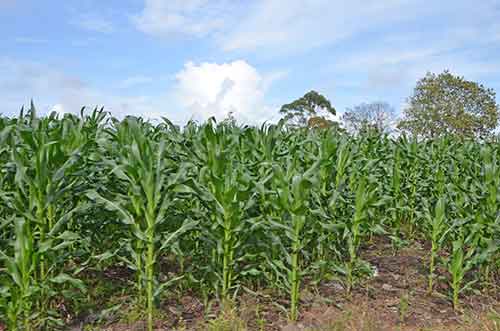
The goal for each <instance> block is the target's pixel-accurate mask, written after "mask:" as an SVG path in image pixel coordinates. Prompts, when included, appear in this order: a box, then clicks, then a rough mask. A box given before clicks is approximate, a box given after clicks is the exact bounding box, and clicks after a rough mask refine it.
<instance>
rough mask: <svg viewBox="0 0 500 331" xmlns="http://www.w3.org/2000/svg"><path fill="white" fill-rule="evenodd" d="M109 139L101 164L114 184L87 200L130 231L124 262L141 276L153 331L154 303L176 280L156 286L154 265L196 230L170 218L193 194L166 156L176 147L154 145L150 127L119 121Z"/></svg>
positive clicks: (179, 167) (139, 287)
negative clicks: (184, 196) (183, 197)
mask: <svg viewBox="0 0 500 331" xmlns="http://www.w3.org/2000/svg"><path fill="white" fill-rule="evenodd" d="M108 134H109V135H110V139H109V140H106V141H103V142H102V143H103V146H101V147H102V148H103V149H104V150H105V151H106V152H105V153H106V154H105V155H109V157H108V158H106V159H104V160H103V162H104V163H105V164H106V165H107V166H108V169H109V171H110V173H111V174H112V175H113V176H114V178H115V180H116V185H115V186H113V187H110V188H108V189H107V190H106V192H103V193H102V194H100V193H98V192H96V191H90V192H88V196H89V198H91V199H92V200H96V201H98V202H101V203H103V204H104V205H105V206H106V207H107V208H108V209H110V210H113V211H115V212H116V213H117V214H118V216H119V218H120V221H121V222H122V224H123V225H124V226H125V227H126V228H127V230H128V232H127V234H128V237H127V238H126V240H125V244H124V246H125V248H126V250H127V251H128V253H129V254H128V255H129V256H122V257H121V258H122V260H123V261H126V263H127V265H128V267H129V268H131V269H133V270H136V272H137V291H138V296H139V304H142V303H145V305H146V311H147V327H148V330H149V331H151V330H153V313H154V299H155V298H156V297H158V296H159V295H160V294H161V292H162V290H163V289H164V288H165V287H166V286H169V285H170V284H171V283H172V281H174V280H175V279H169V280H168V281H167V282H164V283H162V284H158V283H157V279H156V277H155V276H156V275H155V266H156V261H157V259H158V257H159V255H160V254H161V253H162V252H163V251H164V250H166V249H169V248H171V247H172V245H173V244H174V243H175V241H176V240H178V238H179V236H180V235H182V234H183V233H185V232H186V231H188V230H190V229H192V228H193V227H194V226H195V225H196V222H195V221H193V220H190V219H189V217H188V215H186V220H185V221H184V222H183V223H181V224H179V223H178V222H174V219H171V217H170V214H169V213H170V212H171V207H172V206H173V205H174V204H175V203H176V200H178V196H179V194H181V193H183V192H189V189H188V188H187V187H186V186H185V185H184V182H186V181H187V179H186V178H185V173H186V170H185V169H184V168H182V165H179V164H177V163H176V162H174V160H172V158H171V157H170V156H169V154H168V151H171V149H172V148H175V146H173V145H172V144H174V143H172V144H170V145H168V146H167V142H166V141H163V140H162V141H160V142H158V141H156V139H155V137H154V128H151V127H149V126H148V124H144V123H141V122H140V121H138V120H136V119H133V118H128V119H126V120H124V121H123V122H115V123H114V128H113V129H110V130H108ZM129 257H131V258H129Z"/></svg>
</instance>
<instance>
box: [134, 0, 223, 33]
mask: <svg viewBox="0 0 500 331" xmlns="http://www.w3.org/2000/svg"><path fill="white" fill-rule="evenodd" d="M229 7H231V1H229V0H212V1H209V0H168V1H163V0H145V6H144V9H143V10H142V12H141V13H140V14H138V15H135V16H133V17H132V20H133V22H134V23H135V25H136V27H137V28H138V29H139V30H141V31H143V32H145V33H148V34H151V35H156V36H171V35H175V34H184V35H195V36H204V35H206V34H209V33H212V32H214V31H217V30H219V29H221V28H222V27H223V26H224V23H225V19H224V13H225V12H226V11H227V9H228V8H229Z"/></svg>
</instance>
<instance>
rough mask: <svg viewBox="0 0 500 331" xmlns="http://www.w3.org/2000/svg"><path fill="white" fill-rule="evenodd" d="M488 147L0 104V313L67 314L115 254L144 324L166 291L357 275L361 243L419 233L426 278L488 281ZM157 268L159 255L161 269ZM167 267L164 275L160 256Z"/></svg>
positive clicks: (51, 317)
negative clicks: (12, 113)
mask: <svg viewBox="0 0 500 331" xmlns="http://www.w3.org/2000/svg"><path fill="white" fill-rule="evenodd" d="M499 163H500V145H499V144H498V142H497V141H471V140H460V139H459V138H453V137H443V138H438V139H435V140H426V141H417V140H415V139H411V138H407V137H398V138H391V137H388V136H381V135H379V134H376V133H372V132H366V133H363V134H362V135H360V136H348V135H347V134H345V133H342V132H339V131H336V130H335V129H314V130H308V129H296V128H295V129H291V128H287V127H286V126H284V125H283V124H282V123H278V124H276V125H267V124H265V125H262V126H261V127H252V126H237V125H235V124H234V123H231V122H222V123H217V122H216V121H215V120H213V119H211V120H209V121H207V122H206V123H202V124H199V123H194V122H189V123H188V124H187V125H186V126H184V127H182V128H181V127H178V126H175V125H173V124H172V123H171V122H169V121H168V120H166V119H163V120H162V121H160V122H159V123H155V124H153V123H150V122H147V121H144V120H142V119H141V118H135V117H126V118H125V119H123V120H118V119H115V118H111V117H110V116H109V115H107V114H106V113H105V112H104V111H103V110H99V109H95V110H93V111H85V110H82V112H81V113H80V114H79V115H78V116H76V115H71V114H66V115H64V116H62V117H61V116H57V115H56V114H50V115H48V116H44V117H38V116H37V115H36V111H35V108H34V106H33V105H31V107H30V108H29V109H28V110H27V111H24V110H23V111H21V113H20V115H19V116H18V117H17V118H4V117H0V185H1V190H0V200H1V203H0V271H1V273H0V286H1V287H0V319H1V320H2V321H4V323H5V324H6V325H8V327H9V329H11V330H57V329H63V328H64V325H65V324H66V323H68V322H69V321H67V320H65V317H64V309H63V308H64V307H66V308H67V307H77V306H78V303H79V302H80V303H81V302H84V301H85V300H88V298H89V296H86V295H85V293H86V291H87V285H88V284H89V280H90V279H89V277H90V276H89V275H91V274H92V272H95V271H96V270H100V269H101V268H106V267H107V268H110V267H113V266H116V265H119V266H123V267H124V268H127V269H128V270H130V271H131V273H132V274H133V275H134V276H133V277H132V278H131V279H129V281H130V282H131V284H132V285H133V288H134V289H135V290H134V292H133V297H134V298H135V300H134V302H133V305H134V306H135V307H136V308H137V311H140V312H141V316H140V317H141V318H143V319H144V320H146V321H147V329H148V330H153V328H154V318H155V315H156V314H157V312H158V307H159V304H160V303H161V301H162V300H163V299H164V298H165V295H166V293H167V292H168V290H171V289H177V291H182V290H187V289H188V288H189V289H190V290H191V291H199V293H202V294H203V296H205V297H206V298H210V299H211V300H217V301H219V302H220V303H222V304H225V303H226V302H228V301H232V300H237V298H238V295H239V294H240V293H241V292H242V291H250V292H251V293H258V292H259V290H262V289H269V290H271V291H272V292H273V295H275V296H277V297H278V296H282V297H283V299H284V300H280V302H283V301H284V302H287V303H286V304H284V305H283V308H284V309H285V310H286V311H287V314H288V316H289V318H290V319H291V320H296V319H298V318H299V316H300V303H301V295H300V293H301V290H302V289H303V288H304V286H315V285H316V284H319V283H321V282H324V281H329V280H332V279H340V280H341V281H342V282H343V284H344V287H345V290H346V291H347V292H350V291H352V290H353V289H355V288H356V287H357V286H358V284H359V282H360V281H362V280H363V279H364V278H366V277H370V276H371V274H372V273H373V268H372V267H371V266H370V265H369V264H368V263H367V262H366V261H364V260H363V254H362V251H363V247H364V246H365V245H366V243H370V242H371V241H373V240H374V238H375V237H376V236H385V237H387V238H388V239H389V240H391V242H392V243H393V247H394V249H395V250H397V249H399V248H400V247H401V245H404V243H406V242H409V241H413V240H417V241H421V242H424V243H426V244H428V246H429V247H430V248H429V252H428V264H427V266H428V271H427V272H428V292H429V294H431V295H432V294H434V293H435V292H436V291H437V288H438V287H437V286H436V283H437V282H447V283H448V285H449V286H448V288H449V289H450V292H449V293H444V294H446V295H448V296H449V298H450V302H451V303H452V304H453V306H454V307H455V308H456V309H459V308H460V298H462V297H463V296H466V295H468V294H469V293H472V292H473V291H491V290H493V291H495V290H498V277H499V269H500V262H499V261H500V259H499V255H500V251H499V246H500V214H499V211H498V209H499V208H498V202H499V199H500V197H499V195H500V192H499V189H498V188H499V185H500V164H499ZM165 265H167V266H166V267H165ZM165 269H168V270H175V272H171V271H165Z"/></svg>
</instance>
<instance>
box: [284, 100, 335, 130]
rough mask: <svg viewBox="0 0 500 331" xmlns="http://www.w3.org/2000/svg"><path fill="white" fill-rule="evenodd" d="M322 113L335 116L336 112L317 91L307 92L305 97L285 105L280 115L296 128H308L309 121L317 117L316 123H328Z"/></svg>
mask: <svg viewBox="0 0 500 331" xmlns="http://www.w3.org/2000/svg"><path fill="white" fill-rule="evenodd" d="M322 113H326V115H335V114H336V111H335V108H333V107H332V105H331V103H330V101H329V100H328V99H327V98H326V97H324V96H323V95H321V94H319V93H318V92H316V91H310V92H307V93H306V94H305V95H304V96H303V97H301V98H299V99H297V100H295V101H293V102H291V103H288V104H285V105H283V106H282V107H281V109H280V114H283V115H284V119H285V120H286V121H287V122H288V124H290V125H292V126H295V127H305V126H308V121H309V120H310V119H311V118H316V117H317V118H318V119H316V120H314V121H315V122H316V123H318V122H322V123H323V124H325V123H327V121H328V120H327V118H326V117H325V116H324V115H322ZM319 119H322V121H320V120H319Z"/></svg>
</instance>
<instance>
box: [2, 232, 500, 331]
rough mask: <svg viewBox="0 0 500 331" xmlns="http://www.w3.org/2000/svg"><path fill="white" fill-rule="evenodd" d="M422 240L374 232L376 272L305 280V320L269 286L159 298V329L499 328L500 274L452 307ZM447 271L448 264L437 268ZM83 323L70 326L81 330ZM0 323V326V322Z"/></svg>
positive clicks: (109, 327)
mask: <svg viewBox="0 0 500 331" xmlns="http://www.w3.org/2000/svg"><path fill="white" fill-rule="evenodd" d="M425 246H426V245H425V244H418V243H416V244H413V245H412V246H411V247H407V248H404V249H401V250H399V251H397V252H394V251H393V249H392V246H391V244H390V242H388V241H387V240H386V239H384V238H376V239H374V240H373V242H372V243H370V244H367V245H366V246H365V247H363V249H362V254H361V256H362V258H363V259H364V260H366V261H368V262H370V264H371V265H372V266H374V267H376V275H375V276H374V277H372V278H370V279H368V280H366V281H363V282H362V283H360V284H358V285H357V286H356V287H355V289H354V290H353V291H352V293H347V292H346V291H345V289H344V287H343V285H342V283H341V282H340V281H329V282H324V283H321V284H319V285H317V286H313V285H311V284H309V285H308V284H306V285H304V287H303V289H302V292H301V311H300V319H299V321H298V322H296V323H293V324H292V323H289V322H288V320H287V315H286V312H285V311H284V309H283V308H286V307H287V306H288V302H287V300H286V298H281V297H277V296H275V295H272V294H271V292H266V291H259V293H251V294H250V293H246V292H242V293H241V294H240V295H239V299H238V302H237V303H236V304H234V305H232V306H231V307H230V308H227V307H226V309H222V308H221V306H220V305H218V304H217V302H215V301H213V302H212V305H211V306H210V307H205V305H204V304H203V301H202V300H201V299H200V298H199V297H198V296H197V295H196V294H194V293H184V294H183V295H178V296H176V297H172V298H170V299H168V300H166V301H165V302H163V303H162V304H161V307H160V315H161V316H163V317H161V318H158V320H157V321H156V330H234V331H239V330H284V331H299V330H331V331H342V330H364V331H378V330H384V331H390V330H395V331H403V330H405V331H414V330H415V331H416V330H422V331H424V330H429V331H431V330H434V331H438V330H439V331H445V330H463V331H466V330H470V331H481V330H484V331H500V320H499V318H500V290H499V288H500V279H499V278H498V275H497V276H496V279H495V280H494V284H492V286H491V288H490V290H489V291H483V292H488V293H467V296H465V297H462V298H461V309H460V311H459V312H456V311H454V309H453V307H452V305H451V302H450V300H449V299H448V296H447V295H446V294H447V293H448V290H449V289H448V288H447V286H446V285H445V283H446V282H445V281H439V282H436V283H437V284H436V285H437V286H436V288H435V293H434V294H433V295H429V294H428V293H427V255H428V252H429V250H428V248H426V247H425ZM438 273H439V274H440V276H442V277H445V276H446V273H445V272H444V271H443V270H440V271H439V272H438ZM113 275H118V276H120V277H123V276H128V274H127V273H126V272H124V271H123V270H118V271H116V272H113V271H107V273H106V276H107V277H113ZM104 324H105V325H103V326H101V327H99V328H97V327H95V328H88V327H87V328H86V329H85V330H106V331H125V330H141V331H142V330H145V324H144V322H143V321H139V322H133V323H124V322H116V320H115V321H114V322H110V323H104ZM82 327H83V323H79V326H77V325H75V327H74V328H73V329H71V330H83V328H82ZM0 330H1V327H0Z"/></svg>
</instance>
